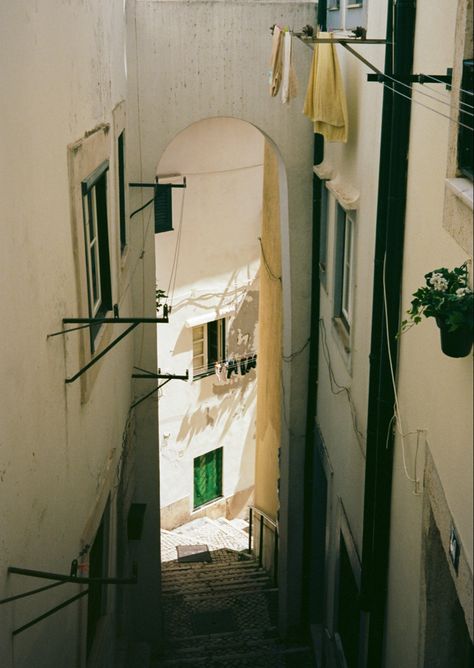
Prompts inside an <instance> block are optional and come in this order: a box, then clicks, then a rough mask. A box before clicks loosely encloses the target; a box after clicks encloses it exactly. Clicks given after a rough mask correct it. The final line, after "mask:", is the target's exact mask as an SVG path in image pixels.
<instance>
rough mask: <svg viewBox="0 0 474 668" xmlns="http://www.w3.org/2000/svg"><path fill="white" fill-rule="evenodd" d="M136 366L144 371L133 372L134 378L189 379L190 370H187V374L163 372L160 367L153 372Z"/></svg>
mask: <svg viewBox="0 0 474 668" xmlns="http://www.w3.org/2000/svg"><path fill="white" fill-rule="evenodd" d="M134 368H135V369H138V370H139V371H142V372H143V373H132V378H153V379H161V378H165V379H167V380H189V371H187V370H186V373H185V374H182V375H177V374H173V373H161V369H158V373H153V372H151V371H147V370H146V369H140V367H137V366H136V367H134Z"/></svg>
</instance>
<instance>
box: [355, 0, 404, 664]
mask: <svg viewBox="0 0 474 668" xmlns="http://www.w3.org/2000/svg"><path fill="white" fill-rule="evenodd" d="M393 6H394V7H395V15H394V16H393V15H392V10H393ZM415 15H416V8H415V0H397V2H396V3H395V5H393V0H389V3H388V19H387V42H388V43H390V44H387V49H386V58H385V72H386V73H387V74H391V73H392V72H395V73H396V74H397V75H402V74H410V73H411V72H412V64H413V50H414V41H415ZM392 21H394V23H393V26H392ZM392 27H393V30H392ZM392 42H393V45H392V44H391V43H392ZM392 56H393V59H394V62H392ZM393 85H394V87H395V88H396V89H397V88H398V89H399V90H400V92H402V93H403V94H404V95H408V96H409V95H410V91H409V90H408V89H407V88H404V89H403V90H402V88H401V86H397V84H393ZM410 112H411V101H410V100H407V99H405V98H403V97H401V96H400V95H397V94H395V93H393V92H392V91H391V90H390V88H389V87H388V86H387V87H385V90H384V97H383V111H382V137H381V148H380V167H379V188H378V207H377V228H376V242H375V260H374V284H373V302H372V334H371V352H370V378H369V397H368V423H367V454H366V469H365V496H364V529H363V545H362V573H361V601H360V604H361V610H362V614H361V636H362V639H363V643H362V647H361V658H362V661H361V662H360V663H359V665H361V666H367V667H370V668H372V666H373V667H374V668H375V667H377V668H380V666H383V664H384V658H383V657H384V630H385V610H386V603H387V580H388V559H389V545H390V510H391V486H392V465H393V433H392V430H391V428H390V425H391V420H392V416H393V405H394V392H393V387H392V383H391V377H390V366H389V359H388V351H387V338H386V330H385V308H384V294H383V274H384V258H385V262H386V269H385V276H386V296H387V316H388V320H389V332H388V334H389V340H390V351H391V354H392V359H393V365H394V368H395V369H396V364H397V342H396V338H395V336H396V333H397V330H398V326H399V314H400V293H401V279H402V268H403V241H404V224H405V207H406V191H407V170H408V148H409V135H410Z"/></svg>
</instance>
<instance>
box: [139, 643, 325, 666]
mask: <svg viewBox="0 0 474 668" xmlns="http://www.w3.org/2000/svg"><path fill="white" fill-rule="evenodd" d="M165 666H182V667H184V666H206V668H314V661H313V658H312V655H311V652H310V650H309V649H307V648H306V647H300V648H291V649H279V648H276V649H274V650H270V651H267V652H265V651H258V650H256V651H250V652H249V651H243V652H232V653H230V652H228V653H225V654H222V655H220V656H215V655H214V656H201V657H196V656H193V657H187V658H185V657H176V658H167V659H162V658H160V659H157V660H155V661H153V662H152V664H151V668H161V667H163V668H164V667H165Z"/></svg>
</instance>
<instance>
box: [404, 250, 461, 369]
mask: <svg viewBox="0 0 474 668" xmlns="http://www.w3.org/2000/svg"><path fill="white" fill-rule="evenodd" d="M425 282H426V285H424V286H422V287H421V288H418V290H417V291H416V292H414V293H413V297H414V299H413V300H412V302H411V308H410V309H409V310H408V311H407V314H408V318H407V320H404V321H403V322H402V332H405V331H406V330H407V329H410V327H412V326H413V325H416V324H418V323H419V322H420V321H421V319H422V316H425V317H426V318H435V320H436V324H437V325H438V327H439V329H440V334H441V350H442V351H443V353H444V354H445V355H448V356H449V357H466V356H467V355H469V353H470V352H471V347H472V335H473V304H474V295H473V293H472V290H471V289H470V287H469V286H468V284H467V264H466V263H464V264H463V265H461V266H460V267H455V268H454V269H452V270H449V269H446V268H445V267H441V268H440V269H435V270H434V271H430V272H429V273H428V274H425Z"/></svg>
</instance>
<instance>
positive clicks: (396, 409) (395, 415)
mask: <svg viewBox="0 0 474 668" xmlns="http://www.w3.org/2000/svg"><path fill="white" fill-rule="evenodd" d="M386 266H387V253H386V252H385V253H384V258H383V270H382V287H383V304H384V322H385V337H386V342H387V355H388V362H389V367H390V378H391V381H392V387H393V395H394V399H395V404H394V407H393V408H394V410H393V416H392V418H391V419H390V422H389V424H388V429H387V438H386V441H385V447H386V448H388V439H389V434H390V429H391V427H392V425H393V422H394V420H395V424H396V426H397V431H398V433H399V435H400V437H401V444H402V459H403V469H404V472H405V476H406V477H407V479H408V480H409V481H410V482H412V483H414V484H415V490H414V494H415V495H417V496H418V494H419V492H418V489H419V485H420V482H421V481H420V480H418V478H417V460H418V450H419V445H420V443H419V438H420V433H423V432H425V431H426V430H424V429H417V430H415V431H410V432H407V433H404V431H403V423H402V416H401V412H400V405H399V402H398V392H397V384H396V381H395V371H394V366H393V358H392V351H391V346H390V343H391V342H390V329H389V319H388V308H387V284H386ZM411 434H417V446H416V450H415V461H414V478H412V476H410V474H409V472H408V467H407V463H406V455H405V438H406V437H407V436H410V435H411Z"/></svg>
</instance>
